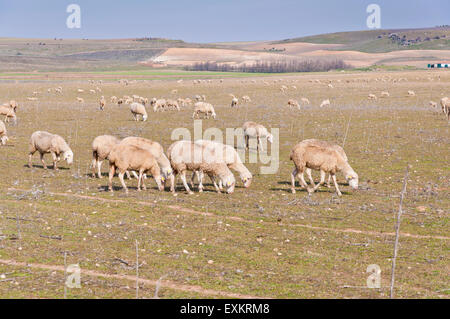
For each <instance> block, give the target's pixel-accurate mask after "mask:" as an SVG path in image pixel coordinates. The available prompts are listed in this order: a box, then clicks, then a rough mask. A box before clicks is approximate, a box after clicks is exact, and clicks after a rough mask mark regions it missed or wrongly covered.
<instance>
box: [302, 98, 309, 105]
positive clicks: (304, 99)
mask: <svg viewBox="0 0 450 319" xmlns="http://www.w3.org/2000/svg"><path fill="white" fill-rule="evenodd" d="M300 101H301V102H302V103H304V104H307V105H309V104H311V102H309V100H308V99H307V98H306V97H302V98H301V99H300Z"/></svg>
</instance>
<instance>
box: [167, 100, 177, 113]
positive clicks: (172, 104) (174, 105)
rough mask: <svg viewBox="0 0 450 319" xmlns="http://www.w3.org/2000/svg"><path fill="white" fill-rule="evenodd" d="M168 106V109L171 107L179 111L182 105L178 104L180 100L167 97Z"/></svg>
mask: <svg viewBox="0 0 450 319" xmlns="http://www.w3.org/2000/svg"><path fill="white" fill-rule="evenodd" d="M166 106H167V109H168V110H170V109H174V110H177V111H179V110H180V105H179V104H178V102H177V101H176V100H172V99H167V101H166Z"/></svg>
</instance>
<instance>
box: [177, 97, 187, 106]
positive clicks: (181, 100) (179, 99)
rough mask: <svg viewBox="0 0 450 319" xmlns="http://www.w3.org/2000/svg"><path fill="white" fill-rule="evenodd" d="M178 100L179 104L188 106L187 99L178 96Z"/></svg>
mask: <svg viewBox="0 0 450 319" xmlns="http://www.w3.org/2000/svg"><path fill="white" fill-rule="evenodd" d="M177 102H178V105H181V106H183V107H184V106H186V105H187V104H186V99H182V98H180V97H179V98H178V99H177Z"/></svg>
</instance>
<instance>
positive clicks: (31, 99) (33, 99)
mask: <svg viewBox="0 0 450 319" xmlns="http://www.w3.org/2000/svg"><path fill="white" fill-rule="evenodd" d="M27 100H28V101H37V100H38V98H37V97H27Z"/></svg>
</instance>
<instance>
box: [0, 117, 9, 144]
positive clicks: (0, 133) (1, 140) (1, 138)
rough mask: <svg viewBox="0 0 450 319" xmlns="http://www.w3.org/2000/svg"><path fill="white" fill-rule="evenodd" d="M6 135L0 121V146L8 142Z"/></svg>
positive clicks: (4, 127) (3, 125)
mask: <svg viewBox="0 0 450 319" xmlns="http://www.w3.org/2000/svg"><path fill="white" fill-rule="evenodd" d="M7 133H8V132H7V130H6V126H5V123H3V121H2V120H0V144H1V145H6V142H7V141H8V135H7Z"/></svg>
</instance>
